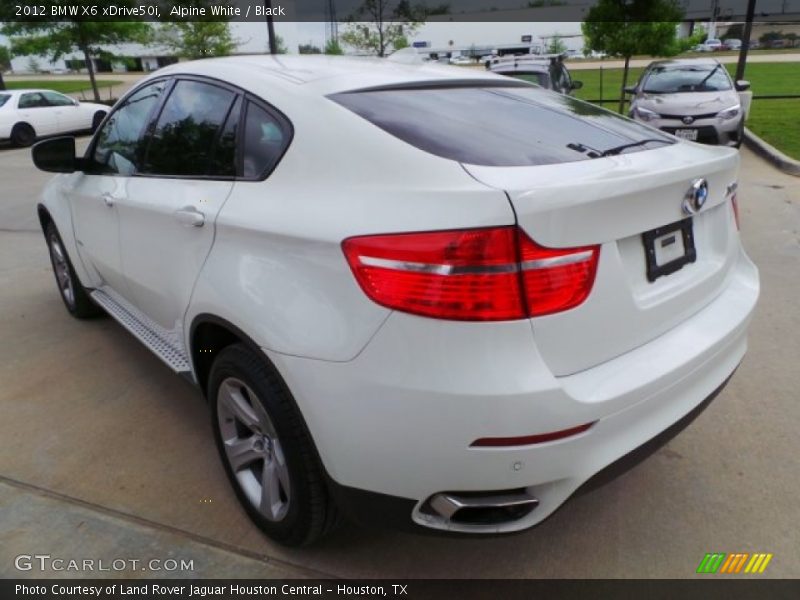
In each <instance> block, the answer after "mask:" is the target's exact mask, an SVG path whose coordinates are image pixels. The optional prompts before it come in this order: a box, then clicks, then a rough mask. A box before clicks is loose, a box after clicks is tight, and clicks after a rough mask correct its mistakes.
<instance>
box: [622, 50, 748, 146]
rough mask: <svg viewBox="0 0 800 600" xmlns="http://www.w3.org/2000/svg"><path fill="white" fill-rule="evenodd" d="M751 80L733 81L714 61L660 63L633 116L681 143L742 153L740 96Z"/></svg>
mask: <svg viewBox="0 0 800 600" xmlns="http://www.w3.org/2000/svg"><path fill="white" fill-rule="evenodd" d="M749 88H750V84H749V83H748V82H747V81H737V82H736V83H735V84H734V82H733V81H732V80H731V78H730V75H728V71H727V70H726V69H725V67H723V66H722V65H721V64H720V63H719V62H718V61H716V60H714V59H710V58H690V59H681V60H660V61H656V62H653V63H650V65H649V66H648V67H647V69H645V71H644V73H642V76H641V78H640V79H639V83H637V84H636V85H635V86H634V87H630V88H626V90H625V91H626V92H627V93H629V94H633V100H632V102H631V111H630V116H631V117H632V118H634V119H636V120H637V121H643V122H644V123H647V124H648V125H651V126H653V127H656V128H658V129H661V130H662V131H666V132H668V133H671V134H673V135H675V136H677V137H679V138H683V139H686V140H691V141H694V142H701V143H704V144H719V145H723V146H734V147H736V148H738V147H739V146H740V145H741V143H742V137H743V132H744V119H745V114H744V110H743V108H742V103H741V100H740V98H739V93H738V92H741V91H745V90H747V89H749Z"/></svg>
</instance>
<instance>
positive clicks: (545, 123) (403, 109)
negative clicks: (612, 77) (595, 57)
mask: <svg viewBox="0 0 800 600" xmlns="http://www.w3.org/2000/svg"><path fill="white" fill-rule="evenodd" d="M331 99H333V100H335V101H336V102H338V103H340V104H342V105H343V106H345V107H347V108H349V109H350V110H352V111H353V112H355V113H356V114H358V115H360V116H362V117H364V118H365V119H367V120H369V121H370V122H372V123H374V124H375V125H377V126H378V127H380V128H381V129H384V130H385V131H387V132H389V133H391V134H392V135H394V136H396V137H398V138H400V139H401V140H403V141H405V142H408V143H409V144H412V145H414V146H416V147H417V148H420V149H421V150H425V151H427V152H430V153H431V154H436V155H437V156H441V157H444V158H449V159H452V160H457V161H459V162H463V163H467V164H475V165H488V166H525V165H546V164H554V163H562V162H571V161H577V160H585V159H587V158H589V156H588V154H589V153H588V152H585V151H584V152H580V151H578V150H574V149H572V148H570V147H569V146H572V147H573V148H574V147H575V146H576V145H582V146H583V147H586V148H590V149H592V150H595V151H597V152H602V151H603V150H609V149H611V148H615V147H617V146H620V145H623V144H629V143H632V142H638V141H643V140H645V139H648V138H650V139H652V138H656V139H663V140H664V141H665V142H667V143H673V142H672V140H671V138H669V137H667V136H664V135H661V134H659V133H658V132H656V131H654V130H653V129H650V128H648V127H644V126H642V125H639V124H638V123H635V122H633V121H631V120H629V119H626V118H624V117H621V116H620V115H617V114H615V113H612V112H610V111H607V110H604V109H602V108H598V107H597V106H594V105H592V104H589V103H587V102H582V101H580V100H577V99H575V98H572V97H571V96H564V95H561V94H554V93H552V92H549V91H546V90H543V89H541V88H535V87H533V86H520V87H484V88H472V87H466V88H436V89H430V88H429V89H413V90H412V89H407V90H402V89H397V90H385V91H371V92H351V93H344V94H336V95H334V96H331ZM657 146H658V144H657V143H653V145H652V146H650V145H649V144H645V145H642V146H637V147H634V148H631V149H629V150H626V151H627V152H636V151H642V150H645V149H648V147H653V148H654V147H657Z"/></svg>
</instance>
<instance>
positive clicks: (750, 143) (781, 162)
mask: <svg viewBox="0 0 800 600" xmlns="http://www.w3.org/2000/svg"><path fill="white" fill-rule="evenodd" d="M744 143H745V145H746V146H747V147H748V148H750V150H752V151H753V152H755V153H756V154H758V155H759V156H761V157H762V158H765V159H766V160H767V161H769V162H770V163H772V164H773V165H775V166H776V167H777V168H778V169H780V170H781V171H783V172H784V173H788V174H789V175H794V176H795V177H800V161H798V160H795V159H794V158H792V157H790V156H786V155H785V154H784V153H783V152H781V151H780V150H778V149H777V148H775V147H774V146H772V145H770V144H768V143H767V142H765V141H764V140H762V139H761V138H760V137H758V136H757V135H756V134H755V133H753V132H752V131H750V130H749V129H748V128H747V127H745V129H744Z"/></svg>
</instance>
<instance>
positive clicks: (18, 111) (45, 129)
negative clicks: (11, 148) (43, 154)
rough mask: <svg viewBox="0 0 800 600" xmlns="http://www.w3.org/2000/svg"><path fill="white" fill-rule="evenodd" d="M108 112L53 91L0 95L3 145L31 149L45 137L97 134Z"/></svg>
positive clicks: (0, 138) (0, 131) (0, 126)
mask: <svg viewBox="0 0 800 600" xmlns="http://www.w3.org/2000/svg"><path fill="white" fill-rule="evenodd" d="M107 112H108V107H107V106H104V105H102V104H92V103H90V102H79V101H78V100H74V99H73V98H70V97H69V96H65V95H64V94H59V93H58V92H54V91H52V90H8V91H0V141H9V140H10V141H11V143H12V144H14V145H16V146H30V145H31V144H33V143H34V142H35V141H36V140H37V139H38V138H42V137H47V136H51V135H59V134H63V133H71V132H79V131H94V130H95V129H96V128H97V127H98V125H100V123H101V122H102V120H103V118H104V117H105V116H106V113H107Z"/></svg>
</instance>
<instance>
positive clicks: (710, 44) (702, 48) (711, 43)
mask: <svg viewBox="0 0 800 600" xmlns="http://www.w3.org/2000/svg"><path fill="white" fill-rule="evenodd" d="M694 50H695V51H696V52H717V51H719V50H723V47H722V40H717V39H708V40H706V41H705V42H703V43H702V44H700V45H698V46H696V47H695V48H694Z"/></svg>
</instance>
